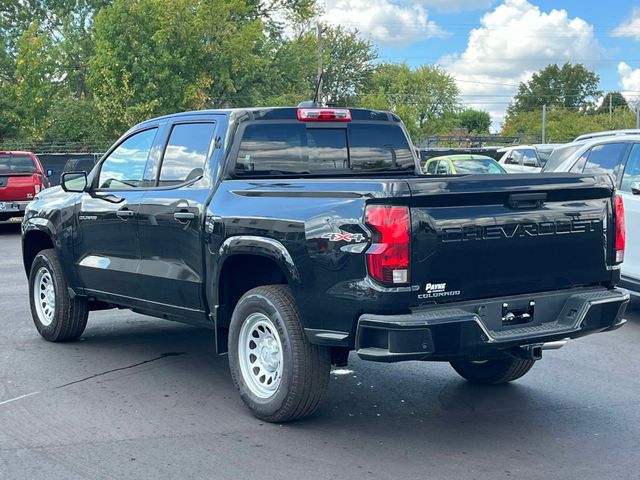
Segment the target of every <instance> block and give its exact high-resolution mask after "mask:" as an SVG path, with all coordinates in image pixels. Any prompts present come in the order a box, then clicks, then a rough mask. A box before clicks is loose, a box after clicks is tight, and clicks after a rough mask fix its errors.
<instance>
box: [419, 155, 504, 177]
mask: <svg viewBox="0 0 640 480" xmlns="http://www.w3.org/2000/svg"><path fill="white" fill-rule="evenodd" d="M422 172H423V173H425V174H427V175H455V174H466V175H468V174H476V173H507V171H506V170H505V169H504V168H502V167H501V166H500V165H499V164H498V162H496V161H495V160H494V159H493V158H491V157H487V156H485V155H472V154H462V155H444V156H442V157H434V158H430V159H429V160H427V161H426V162H425V164H424V167H423V169H422Z"/></svg>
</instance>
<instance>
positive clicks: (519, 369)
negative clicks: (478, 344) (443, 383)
mask: <svg viewBox="0 0 640 480" xmlns="http://www.w3.org/2000/svg"><path fill="white" fill-rule="evenodd" d="M534 363H536V362H535V360H525V359H523V358H515V357H510V358H499V359H494V360H485V361H483V362H472V361H468V360H463V361H456V362H451V366H452V367H453V369H454V370H455V371H456V372H458V374H459V375H460V376H461V377H463V378H464V379H466V380H467V381H469V382H471V383H475V384H478V385H499V384H501V383H507V382H511V381H513V380H517V379H518V378H520V377H522V376H523V375H524V374H526V373H527V372H528V371H529V370H531V367H533V364H534Z"/></svg>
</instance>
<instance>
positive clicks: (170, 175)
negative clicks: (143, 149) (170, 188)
mask: <svg viewBox="0 0 640 480" xmlns="http://www.w3.org/2000/svg"><path fill="white" fill-rule="evenodd" d="M214 129H215V125H214V124H213V123H184V124H178V125H174V127H173V129H172V130H171V135H170V136H169V143H168V144H167V148H166V150H165V152H164V158H163V159H162V164H161V166H160V183H159V185H160V186H167V185H177V184H180V183H185V182H189V181H191V180H195V179H197V178H199V177H201V176H202V174H203V173H204V164H205V161H206V160H207V155H208V153H209V148H210V146H211V140H212V139H213V132H214Z"/></svg>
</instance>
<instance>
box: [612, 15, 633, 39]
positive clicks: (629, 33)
mask: <svg viewBox="0 0 640 480" xmlns="http://www.w3.org/2000/svg"><path fill="white" fill-rule="evenodd" d="M612 35H613V36H614V37H628V38H633V39H634V40H640V7H634V9H633V10H631V16H630V17H629V18H628V19H626V20H625V21H623V22H622V23H621V24H620V25H618V26H617V27H616V28H614V29H613V32H612Z"/></svg>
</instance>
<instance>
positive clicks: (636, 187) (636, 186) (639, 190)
mask: <svg viewBox="0 0 640 480" xmlns="http://www.w3.org/2000/svg"><path fill="white" fill-rule="evenodd" d="M631 193H633V194H634V195H640V182H633V183H632V184H631Z"/></svg>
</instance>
